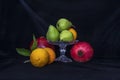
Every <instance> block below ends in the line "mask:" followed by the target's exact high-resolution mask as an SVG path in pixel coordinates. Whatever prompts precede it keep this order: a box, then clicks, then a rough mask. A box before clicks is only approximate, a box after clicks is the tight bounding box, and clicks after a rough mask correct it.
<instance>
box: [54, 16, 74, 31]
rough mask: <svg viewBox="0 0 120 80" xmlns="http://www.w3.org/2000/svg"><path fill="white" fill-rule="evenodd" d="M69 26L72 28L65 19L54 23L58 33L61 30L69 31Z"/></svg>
mask: <svg viewBox="0 0 120 80" xmlns="http://www.w3.org/2000/svg"><path fill="white" fill-rule="evenodd" d="M71 26H72V23H71V22H70V21H69V20H68V19H65V18H60V19H59V20H58V21H57V23H56V27H57V29H58V30H59V31H60V32H61V31H63V30H67V29H69V28H70V27H71Z"/></svg>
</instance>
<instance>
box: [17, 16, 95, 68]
mask: <svg viewBox="0 0 120 80" xmlns="http://www.w3.org/2000/svg"><path fill="white" fill-rule="evenodd" d="M76 39H77V31H76V30H75V27H74V25H73V24H72V23H71V21H69V20H68V19H66V18H61V19H59V20H58V21H57V23H56V26H53V25H50V26H49V27H48V31H47V33H46V37H44V36H40V37H39V38H36V37H35V35H33V40H32V41H31V43H30V48H29V49H25V48H16V51H17V53H19V54H20V55H22V56H29V58H30V60H29V61H30V63H31V64H32V65H33V66H34V67H43V66H45V65H47V64H51V63H53V62H54V61H55V59H56V53H55V47H54V45H52V44H49V42H48V41H52V42H57V41H63V42H72V41H74V40H76ZM70 55H71V58H72V59H73V60H74V61H76V62H87V61H89V60H90V59H91V58H92V57H93V48H92V46H91V45H90V44H89V43H88V42H85V41H83V42H81V41H78V42H77V43H76V44H74V45H73V46H72V48H71V49H70Z"/></svg>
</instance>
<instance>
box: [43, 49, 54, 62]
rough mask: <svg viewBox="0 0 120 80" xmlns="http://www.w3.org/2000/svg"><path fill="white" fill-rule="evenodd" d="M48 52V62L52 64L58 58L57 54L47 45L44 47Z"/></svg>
mask: <svg viewBox="0 0 120 80" xmlns="http://www.w3.org/2000/svg"><path fill="white" fill-rule="evenodd" d="M44 49H45V50H46V51H47V52H48V54H49V61H48V64H51V63H53V62H54V61H55V58H56V54H55V51H54V50H53V49H52V48H48V47H45V48H44Z"/></svg>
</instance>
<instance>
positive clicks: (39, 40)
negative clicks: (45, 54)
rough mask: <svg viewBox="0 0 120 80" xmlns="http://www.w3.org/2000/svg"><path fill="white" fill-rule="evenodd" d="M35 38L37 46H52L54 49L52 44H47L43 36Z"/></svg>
mask: <svg viewBox="0 0 120 80" xmlns="http://www.w3.org/2000/svg"><path fill="white" fill-rule="evenodd" d="M36 40H37V47H39V48H45V47H49V48H52V49H53V50H55V48H54V46H53V45H51V44H49V43H48V41H47V39H46V38H45V37H44V36H41V37H39V38H37V39H36ZM32 44H33V41H32V42H31V44H30V47H31V46H32Z"/></svg>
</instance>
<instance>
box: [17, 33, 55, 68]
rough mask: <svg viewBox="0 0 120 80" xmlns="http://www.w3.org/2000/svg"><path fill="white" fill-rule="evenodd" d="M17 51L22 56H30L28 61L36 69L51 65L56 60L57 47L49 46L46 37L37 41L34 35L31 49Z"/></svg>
mask: <svg viewBox="0 0 120 80" xmlns="http://www.w3.org/2000/svg"><path fill="white" fill-rule="evenodd" d="M16 51H17V52H18V53H19V54H20V55H22V56H28V57H29V58H30V60H26V61H27V62H30V63H31V64H32V65H33V66H34V67H43V66H45V65H47V64H51V63H53V62H54V61H55V58H56V53H55V47H54V46H53V45H51V44H49V43H48V41H47V39H46V38H45V37H44V36H40V37H39V38H37V39H36V38H35V36H34V35H33V41H31V43H30V49H25V48H16ZM26 61H25V63H26Z"/></svg>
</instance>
